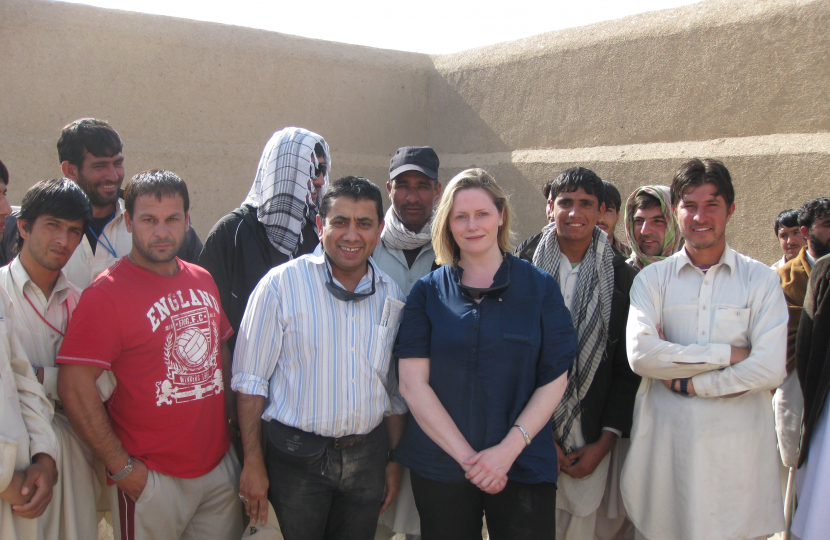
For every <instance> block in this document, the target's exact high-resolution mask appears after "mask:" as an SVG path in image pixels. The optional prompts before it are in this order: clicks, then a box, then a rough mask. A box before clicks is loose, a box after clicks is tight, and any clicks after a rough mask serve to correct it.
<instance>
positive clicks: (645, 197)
mask: <svg viewBox="0 0 830 540" xmlns="http://www.w3.org/2000/svg"><path fill="white" fill-rule="evenodd" d="M655 206H656V207H658V208H660V207H662V206H663V205H662V204H661V203H660V199H658V198H657V197H655V196H654V195H652V194H651V193H648V192H646V191H641V192H640V193H638V194H637V196H636V197H634V209H635V210H646V209H647V208H654V207H655ZM667 210H668V209H667Z"/></svg>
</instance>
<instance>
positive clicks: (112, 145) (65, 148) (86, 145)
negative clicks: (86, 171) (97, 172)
mask: <svg viewBox="0 0 830 540" xmlns="http://www.w3.org/2000/svg"><path fill="white" fill-rule="evenodd" d="M121 149H122V145H121V138H120V137H119V136H118V133H116V132H115V130H114V129H112V126H110V125H109V124H108V123H106V122H104V121H103V120H97V119H95V118H81V119H80V120H75V121H74V122H72V123H71V124H68V125H67V126H66V127H64V128H63V130H62V131H61V136H60V139H58V161H60V163H63V162H64V161H68V162H69V163H71V164H72V165H74V166H76V167H77V168H78V170H80V169H81V168H82V167H83V165H84V151H86V152H89V153H90V154H92V155H93V156H95V157H112V156H114V155H115V154H118V153H119V152H121Z"/></svg>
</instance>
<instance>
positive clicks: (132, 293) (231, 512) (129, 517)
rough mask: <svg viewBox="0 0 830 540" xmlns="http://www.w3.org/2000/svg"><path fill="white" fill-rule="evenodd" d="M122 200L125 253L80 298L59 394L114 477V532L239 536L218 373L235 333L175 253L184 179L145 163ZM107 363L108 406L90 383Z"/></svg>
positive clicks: (200, 279) (184, 224) (210, 289)
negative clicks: (110, 378)
mask: <svg viewBox="0 0 830 540" xmlns="http://www.w3.org/2000/svg"><path fill="white" fill-rule="evenodd" d="M125 206H126V220H127V221H126V224H127V230H128V231H130V233H131V234H132V242H133V247H132V251H130V253H129V255H127V256H126V257H123V258H121V259H120V260H119V261H118V262H116V263H115V264H114V265H113V266H111V267H110V268H109V269H108V270H106V271H105V272H104V273H102V274H101V275H100V276H99V277H98V279H97V280H96V281H95V282H94V283H93V284H92V285H91V286H90V287H89V288H87V289H86V290H85V291H84V293H83V295H82V296H81V299H80V301H79V303H78V307H77V308H76V309H75V312H74V314H73V317H72V320H71V321H70V323H69V327H68V328H67V330H66V337H65V338H64V341H63V345H62V346H61V349H60V352H59V353H58V357H57V363H59V364H61V367H60V370H59V373H58V393H59V394H60V397H61V400H62V402H63V406H64V409H65V411H66V415H67V417H68V418H69V420H70V422H71V424H72V427H73V428H74V429H75V431H76V433H77V434H78V435H79V436H80V438H81V439H82V440H83V441H84V442H85V443H86V444H87V445H88V446H89V448H90V449H91V450H92V452H93V453H94V454H95V456H96V457H97V458H98V459H100V460H101V461H102V462H103V463H104V465H105V466H106V468H107V470H108V476H109V478H110V480H111V481H112V482H113V483H114V486H113V487H112V488H111V497H110V499H111V504H112V508H113V519H114V520H115V522H116V523H114V525H115V530H116V539H118V538H119V536H118V533H119V532H120V538H121V539H122V540H127V539H129V540H132V539H134V538H135V539H137V540H142V539H143V540H155V539H159V540H169V539H171V538H172V539H178V538H235V537H238V536H239V535H240V534H241V533H242V523H241V516H242V514H241V508H240V503H239V499H238V498H237V493H238V490H239V473H240V466H239V462H238V461H237V459H236V457H235V455H234V453H233V451H231V450H230V440H229V437H228V433H227V430H226V426H227V425H228V422H227V421H226V418H227V416H226V412H227V411H233V410H235V407H230V408H228V409H227V410H226V403H225V398H226V397H227V396H229V395H231V394H230V393H229V392H228V386H227V384H226V382H225V381H227V380H228V379H227V378H226V377H223V371H224V373H230V367H229V364H228V363H227V362H229V359H230V353H229V351H228V347H227V345H226V344H225V342H226V341H227V339H228V338H229V337H230V335H231V334H232V333H233V331H232V330H231V328H230V324H229V323H228V320H227V318H226V317H225V314H224V313H223V312H222V307H221V305H220V304H219V301H218V298H219V293H218V291H217V290H216V285H215V283H214V281H213V278H211V276H210V274H208V273H207V271H205V270H203V269H202V268H200V267H198V266H195V265H191V264H188V263H186V262H184V261H182V260H180V259H178V258H177V257H176V253H177V252H178V250H179V248H180V247H181V245H182V242H183V240H184V235H185V232H186V231H187V228H188V213H187V212H188V206H189V201H188V194H187V186H186V185H185V183H184V182H183V181H182V180H181V179H180V178H179V177H178V176H176V175H175V174H173V173H171V172H167V171H159V170H152V171H145V172H143V173H140V174H138V175H136V176H135V177H134V178H133V179H132V180H131V181H130V184H129V186H127V191H126V196H125ZM220 343H221V344H220ZM105 369H106V370H110V371H112V373H113V374H114V375H115V378H116V381H117V387H116V390H115V392H114V393H113V395H112V398H111V399H110V400H109V401H108V402H107V408H106V409H105V408H104V406H103V404H102V403H101V400H100V398H99V397H98V393H97V391H96V390H95V380H96V379H97V378H98V376H99V375H100V374H101V373H102V371H103V370H105ZM108 413H109V414H108Z"/></svg>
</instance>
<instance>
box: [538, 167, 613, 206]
mask: <svg viewBox="0 0 830 540" xmlns="http://www.w3.org/2000/svg"><path fill="white" fill-rule="evenodd" d="M579 188H582V189H583V190H585V193H587V194H588V195H594V196H595V197H596V198H597V201H599V203H600V204H602V203H603V202H605V186H604V185H603V183H602V178H600V177H599V176H597V174H596V173H595V172H594V171H592V170H590V169H586V168H585V167H571V168H570V169H568V170H566V171H562V172H561V173H559V176H557V177H556V178H554V179H553V180H551V181H550V182H548V183H547V184H545V188H544V189H543V190H542V191H543V192H547V193H545V197H547V199H548V200H549V201H550V200H553V199H555V198H556V197H558V196H559V194H560V193H563V192H571V191H576V190H577V189H579Z"/></svg>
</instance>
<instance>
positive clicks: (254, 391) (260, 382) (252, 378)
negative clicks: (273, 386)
mask: <svg viewBox="0 0 830 540" xmlns="http://www.w3.org/2000/svg"><path fill="white" fill-rule="evenodd" d="M231 390H233V391H234V392H241V393H243V394H246V395H249V396H262V397H264V398H267V397H268V381H266V380H265V379H263V378H261V377H257V376H256V375H251V374H249V373H236V374H234V376H233V378H232V379H231Z"/></svg>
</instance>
